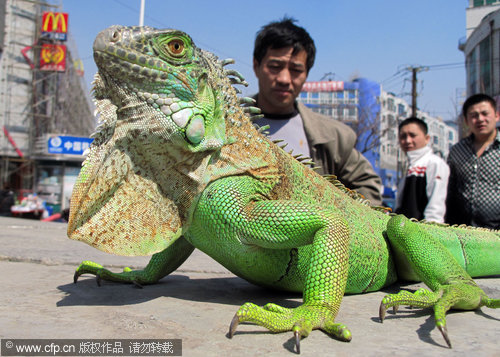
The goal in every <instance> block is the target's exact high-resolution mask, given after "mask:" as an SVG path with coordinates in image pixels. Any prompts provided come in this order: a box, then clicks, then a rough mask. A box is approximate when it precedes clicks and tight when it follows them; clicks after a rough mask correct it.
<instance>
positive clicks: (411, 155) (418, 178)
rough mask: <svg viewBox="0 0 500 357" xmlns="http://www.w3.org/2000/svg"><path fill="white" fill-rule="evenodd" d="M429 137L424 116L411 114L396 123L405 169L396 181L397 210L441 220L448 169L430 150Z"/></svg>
mask: <svg viewBox="0 0 500 357" xmlns="http://www.w3.org/2000/svg"><path fill="white" fill-rule="evenodd" d="M429 140H430V137H429V134H428V128H427V124H426V123H425V122H424V121H423V120H421V119H418V118H415V117H411V118H408V119H405V120H404V121H403V122H401V124H399V145H400V146H401V149H402V150H403V151H404V152H405V153H406V158H407V161H408V170H407V172H406V177H405V178H404V179H402V180H401V181H400V182H399V185H398V193H397V198H396V213H400V214H404V215H405V216H406V217H408V218H416V219H418V220H422V219H425V220H427V221H434V222H439V223H443V222H444V216H445V211H446V205H445V200H446V193H447V186H448V177H449V175H450V169H449V168H448V165H447V164H446V162H445V161H444V160H443V159H442V158H440V157H439V156H437V155H435V154H434V153H433V152H432V148H431V147H430V146H428V143H429Z"/></svg>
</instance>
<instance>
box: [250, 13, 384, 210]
mask: <svg viewBox="0 0 500 357" xmlns="http://www.w3.org/2000/svg"><path fill="white" fill-rule="evenodd" d="M315 55H316V47H315V45H314V41H313V40H312V39H311V37H310V36H309V34H308V33H307V31H306V30H304V29H303V28H302V27H299V26H296V25H295V24H294V20H293V19H289V18H285V19H283V20H281V21H277V22H272V23H270V24H268V25H266V26H264V27H262V29H261V30H260V31H259V32H258V34H257V37H256V40H255V48H254V55H253V69H254V72H255V75H256V76H257V79H258V80H259V93H258V94H257V95H256V96H255V99H256V100H257V106H258V107H259V108H260V109H261V110H262V113H263V114H264V118H262V119H259V120H257V121H256V123H257V124H258V125H260V126H263V125H269V126H270V129H269V132H270V133H269V136H270V137H271V138H272V139H284V140H285V141H286V142H287V143H288V147H287V148H288V149H293V152H294V154H303V155H305V156H309V157H311V158H312V159H313V161H314V162H315V163H316V164H317V165H318V166H320V167H321V169H320V171H319V172H320V173H322V174H333V175H336V176H337V177H338V179H339V180H340V181H341V182H342V183H343V184H344V185H345V186H346V187H348V188H350V189H354V190H356V191H358V192H359V193H361V194H362V195H364V196H365V197H366V198H367V199H369V200H370V201H371V203H372V204H374V205H380V204H381V196H380V189H381V186H382V185H381V180H380V178H379V177H378V176H377V174H376V173H375V172H374V171H373V167H372V166H371V164H370V162H369V161H368V160H367V159H366V158H365V157H364V156H363V155H362V154H361V153H360V152H359V151H357V150H356V149H355V145H356V134H355V133H354V131H353V130H352V129H350V128H349V127H348V126H346V125H345V124H342V123H340V122H338V121H336V120H334V119H333V118H330V117H327V116H324V115H321V114H318V113H314V112H313V111H311V110H310V109H308V108H307V107H306V106H304V105H303V104H302V103H298V102H297V101H296V98H297V96H298V95H299V93H300V92H301V90H302V85H303V84H304V83H305V81H306V79H307V75H308V73H309V70H310V69H311V67H312V66H313V64H314V59H315Z"/></svg>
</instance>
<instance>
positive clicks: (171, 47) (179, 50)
mask: <svg viewBox="0 0 500 357" xmlns="http://www.w3.org/2000/svg"><path fill="white" fill-rule="evenodd" d="M167 49H168V51H169V52H170V54H171V55H172V56H174V57H181V56H182V55H183V54H184V49H185V45H184V41H182V40H181V39H179V38H175V39H173V40H171V41H169V42H168V43H167Z"/></svg>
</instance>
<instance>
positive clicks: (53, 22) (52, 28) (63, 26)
mask: <svg viewBox="0 0 500 357" xmlns="http://www.w3.org/2000/svg"><path fill="white" fill-rule="evenodd" d="M67 22H68V14H67V13H65V12H47V11H46V12H44V13H43V15H42V31H43V32H60V33H66V32H68V23H67Z"/></svg>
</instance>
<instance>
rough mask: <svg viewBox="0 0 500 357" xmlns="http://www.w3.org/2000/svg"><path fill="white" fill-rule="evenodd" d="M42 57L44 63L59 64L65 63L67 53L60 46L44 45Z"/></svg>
mask: <svg viewBox="0 0 500 357" xmlns="http://www.w3.org/2000/svg"><path fill="white" fill-rule="evenodd" d="M40 57H41V59H42V61H43V62H44V63H54V64H59V63H61V62H62V61H64V58H65V51H64V48H63V47H62V46H59V45H44V46H43V47H42V51H41V53H40Z"/></svg>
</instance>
